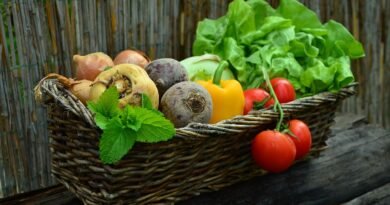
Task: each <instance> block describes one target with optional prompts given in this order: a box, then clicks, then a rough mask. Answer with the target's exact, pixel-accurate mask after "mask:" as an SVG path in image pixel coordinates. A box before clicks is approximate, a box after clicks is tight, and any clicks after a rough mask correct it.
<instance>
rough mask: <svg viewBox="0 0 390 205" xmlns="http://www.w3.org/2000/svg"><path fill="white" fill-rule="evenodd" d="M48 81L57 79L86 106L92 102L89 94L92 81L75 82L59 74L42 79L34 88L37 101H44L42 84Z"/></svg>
mask: <svg viewBox="0 0 390 205" xmlns="http://www.w3.org/2000/svg"><path fill="white" fill-rule="evenodd" d="M47 79H57V80H58V82H59V83H61V84H62V85H63V86H64V87H65V88H66V89H68V90H70V91H71V92H72V94H73V95H75V96H76V97H77V98H78V99H79V100H80V101H81V102H82V103H83V104H84V105H85V104H86V102H87V101H89V100H90V97H89V93H90V90H91V85H92V81H89V80H74V79H72V78H67V77H65V76H63V75H60V74H57V73H49V74H47V75H46V76H45V77H44V78H42V79H41V80H40V81H39V83H38V84H37V86H35V88H34V94H35V99H36V100H38V101H42V92H41V91H40V87H41V84H42V83H43V81H44V80H47Z"/></svg>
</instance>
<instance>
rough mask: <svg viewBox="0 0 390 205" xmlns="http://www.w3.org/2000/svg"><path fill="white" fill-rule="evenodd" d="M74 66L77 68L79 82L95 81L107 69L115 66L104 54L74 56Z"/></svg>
mask: <svg viewBox="0 0 390 205" xmlns="http://www.w3.org/2000/svg"><path fill="white" fill-rule="evenodd" d="M73 64H74V65H75V67H76V79H77V80H83V79H85V80H91V81H93V80H94V79H95V78H96V76H97V75H99V73H101V72H102V71H103V70H104V69H105V68H106V67H111V66H114V62H113V61H112V59H111V57H110V56H108V55H106V54H105V53H102V52H96V53H90V54H88V55H85V56H82V55H74V56H73Z"/></svg>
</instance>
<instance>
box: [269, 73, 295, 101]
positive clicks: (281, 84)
mask: <svg viewBox="0 0 390 205" xmlns="http://www.w3.org/2000/svg"><path fill="white" fill-rule="evenodd" d="M271 85H272V88H273V89H274V92H275V95H276V97H277V98H278V100H279V102H280V103H287V102H290V101H293V100H295V90H294V86H293V85H292V84H291V83H290V81H288V80H287V79H285V78H273V79H272V80H271Z"/></svg>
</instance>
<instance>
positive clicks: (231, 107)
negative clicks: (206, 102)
mask: <svg viewBox="0 0 390 205" xmlns="http://www.w3.org/2000/svg"><path fill="white" fill-rule="evenodd" d="M227 65H228V63H227V62H226V61H223V62H221V64H220V65H219V66H218V68H217V70H216V71H215V73H214V77H213V81H211V80H209V81H201V80H200V81H196V82H197V83H198V84H200V85H201V86H203V87H204V88H206V90H207V91H208V92H209V93H210V95H211V98H212V101H213V113H212V115H211V119H210V123H212V124H213V123H217V122H219V121H221V120H226V119H230V118H233V117H234V116H236V115H242V114H243V113H244V105H245V98H244V91H243V89H242V86H241V84H240V83H239V82H238V81H237V80H221V76H222V72H223V70H224V67H225V66H227Z"/></svg>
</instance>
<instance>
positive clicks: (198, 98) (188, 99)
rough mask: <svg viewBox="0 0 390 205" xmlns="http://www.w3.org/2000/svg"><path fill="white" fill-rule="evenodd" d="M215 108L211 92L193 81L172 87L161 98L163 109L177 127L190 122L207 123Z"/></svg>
mask: <svg viewBox="0 0 390 205" xmlns="http://www.w3.org/2000/svg"><path fill="white" fill-rule="evenodd" d="M212 109H213V104H212V99H211V96H210V94H209V93H208V92H207V90H206V89H204V88H203V87H202V86H200V85H198V84H197V83H194V82H191V81H185V82H180V83H177V84H175V85H173V86H172V87H170V88H169V89H168V90H167V91H166V92H165V94H164V95H163V96H162V98H161V111H162V113H164V115H165V117H166V118H168V119H169V120H170V121H171V122H172V123H173V124H174V125H175V127H177V128H179V127H184V126H186V125H187V124H188V123H190V122H200V123H207V122H209V120H210V117H211V113H212Z"/></svg>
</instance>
